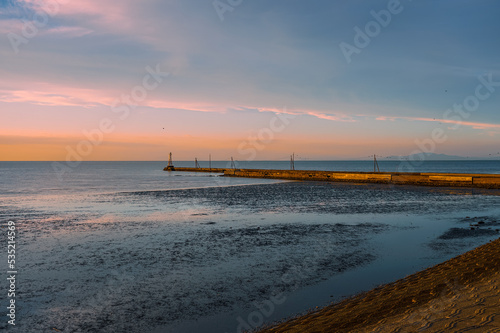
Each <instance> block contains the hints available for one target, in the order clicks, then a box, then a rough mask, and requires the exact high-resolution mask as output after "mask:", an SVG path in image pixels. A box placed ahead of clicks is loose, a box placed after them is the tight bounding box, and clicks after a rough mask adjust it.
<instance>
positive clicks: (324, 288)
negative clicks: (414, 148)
mask: <svg viewBox="0 0 500 333" xmlns="http://www.w3.org/2000/svg"><path fill="white" fill-rule="evenodd" d="M199 163H200V165H201V166H202V167H207V166H208V165H209V164H208V163H209V162H208V161H200V162H199ZM210 163H211V166H212V167H213V168H217V167H222V168H224V167H230V165H231V162H230V161H212V162H210ZM402 163H406V164H405V165H406V167H407V166H408V165H411V168H412V171H414V172H452V173H488V174H500V160H487V161H473V160H463V161H417V162H415V161H410V162H408V161H385V160H382V161H379V162H378V165H379V168H380V171H400V170H401V166H402ZM165 165H166V162H90V161H89V162H81V163H72V164H71V165H69V164H67V163H64V162H0V227H1V228H0V230H1V235H0V240H1V246H0V247H1V249H2V259H1V260H2V264H1V265H0V272H1V278H2V280H4V281H6V279H7V278H9V277H10V276H11V275H15V283H13V284H12V283H4V284H2V286H3V287H2V288H3V289H4V290H2V291H0V293H1V294H2V295H3V296H2V298H1V299H0V308H1V309H2V310H1V311H0V312H1V313H2V316H1V319H0V328H1V329H6V330H7V331H12V332H44V331H51V332H58V331H60V332H158V333H160V332H179V333H184V332H186V333H187V332H190V333H191V332H195V333H196V332H204V333H216V332H244V331H251V330H255V329H257V328H259V327H262V326H263V325H269V324H272V323H275V322H279V321H281V320H283V319H286V318H290V317H293V316H295V315H297V314H301V313H306V312H308V311H311V310H315V309H317V308H318V307H322V306H325V305H328V304H330V303H332V302H337V301H339V300H342V299H344V298H346V297H350V296H352V295H355V294H357V293H359V292H362V291H367V290H370V289H372V288H374V287H376V286H378V285H381V284H384V283H388V282H391V281H395V280H397V279H401V278H404V277H405V276H408V275H410V274H412V273H415V272H417V271H419V270H422V269H424V268H426V267H429V266H432V265H435V264H437V263H440V262H443V261H445V260H447V259H450V258H452V257H454V256H457V255H459V254H461V253H464V252H466V251H468V250H471V249H473V248H475V247H477V246H479V245H481V244H484V243H487V242H489V241H491V240H494V239H497V238H498V237H500V233H499V229H500V190H492V189H465V188H453V187H443V188H440V187H417V186H403V185H384V184H356V183H333V182H306V181H284V180H270V179H254V178H252V179H246V178H231V177H223V176H222V175H220V174H216V173H214V174H208V173H190V172H177V171H171V172H166V171H163V168H164V167H165ZM174 165H175V166H194V162H193V161H174ZM236 167H238V168H257V169H259V168H261V169H289V168H290V162H289V161H251V162H245V161H242V162H236ZM373 168H374V163H373V161H309V160H307V161H296V162H295V169H298V170H299V169H303V170H332V171H373ZM406 171H407V170H406ZM9 226H15V235H14V236H12V233H11V234H9V231H12V228H10V229H9ZM9 242H10V243H9ZM8 244H11V245H12V244H15V253H14V257H8V255H9V254H10V255H12V254H11V253H7V251H8V250H11V249H12V247H10V246H8ZM11 252H12V251H11ZM13 258H14V259H15V263H14V264H13V266H8V264H7V263H8V260H11V259H13ZM12 271H14V272H15V273H8V272H12ZM9 281H11V280H9ZM11 282H12V281H11ZM12 288H14V289H13V291H14V294H15V296H14V295H12V294H11V290H12ZM448 288H450V289H451V291H452V292H457V293H458V292H460V290H461V288H460V286H457V285H456V284H455V283H454V281H450V283H449V285H448ZM8 295H11V296H8ZM6 296H7V297H6ZM12 300H14V301H15V310H14V313H15V325H12V324H11V323H9V320H11V317H9V316H7V314H9V313H12V311H11V310H10V309H7V307H8V306H10V304H11V303H10V302H12Z"/></svg>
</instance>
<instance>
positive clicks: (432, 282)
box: [260, 239, 500, 333]
mask: <svg viewBox="0 0 500 333" xmlns="http://www.w3.org/2000/svg"><path fill="white" fill-rule="evenodd" d="M424 331H425V332H465V331H467V332H500V239H497V240H495V241H492V242H489V243H487V244H485V245H482V246H480V247H478V248H476V249H474V250H472V251H469V252H467V253H465V254H462V255H460V256H458V257H455V258H453V259H450V260H448V261H446V262H444V263H442V264H439V265H436V266H433V267H431V268H428V269H426V270H423V271H420V272H418V273H415V274H413V275H410V276H408V277H406V278H404V279H401V280H398V281H396V282H393V283H389V284H386V285H383V286H380V287H377V288H375V289H373V290H371V291H369V292H366V293H362V294H360V295H357V296H354V297H352V298H349V299H346V300H343V301H341V302H339V303H336V304H332V305H329V306H327V307H325V308H323V309H320V310H318V311H315V312H312V313H310V314H306V315H304V316H299V317H297V318H293V319H290V320H288V321H286V322H284V323H281V324H278V325H276V326H272V327H268V328H266V329H263V330H261V331H260V332H261V333H264V332H394V333H396V332H424Z"/></svg>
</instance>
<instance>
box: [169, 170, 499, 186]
mask: <svg viewBox="0 0 500 333" xmlns="http://www.w3.org/2000/svg"><path fill="white" fill-rule="evenodd" d="M164 170H165V171H167V168H165V169H164ZM175 171H185V172H213V173H223V174H224V176H227V177H246V178H273V179H290V180H315V181H334V182H351V183H384V184H406V185H425V186H458V187H481V188H493V189H500V174H498V175H495V174H463V173H429V172H426V173H416V172H415V173H409V172H344V171H315V170H271V169H229V168H182V167H181V168H179V167H176V168H175Z"/></svg>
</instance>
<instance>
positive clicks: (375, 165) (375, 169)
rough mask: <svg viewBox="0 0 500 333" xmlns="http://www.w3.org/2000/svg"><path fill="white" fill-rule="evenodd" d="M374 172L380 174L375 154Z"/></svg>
mask: <svg viewBox="0 0 500 333" xmlns="http://www.w3.org/2000/svg"><path fill="white" fill-rule="evenodd" d="M373 172H380V168H379V167H378V162H377V156H375V154H373Z"/></svg>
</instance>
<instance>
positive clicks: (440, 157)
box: [381, 152, 500, 161]
mask: <svg viewBox="0 0 500 333" xmlns="http://www.w3.org/2000/svg"><path fill="white" fill-rule="evenodd" d="M496 157H498V158H500V155H498V156H488V157H486V156H483V157H478V156H472V157H465V156H458V155H447V154H436V153H423V152H422V153H418V154H412V155H406V156H387V157H385V158H381V160H408V159H415V160H416V159H421V160H428V161H460V160H491V159H494V158H496Z"/></svg>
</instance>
